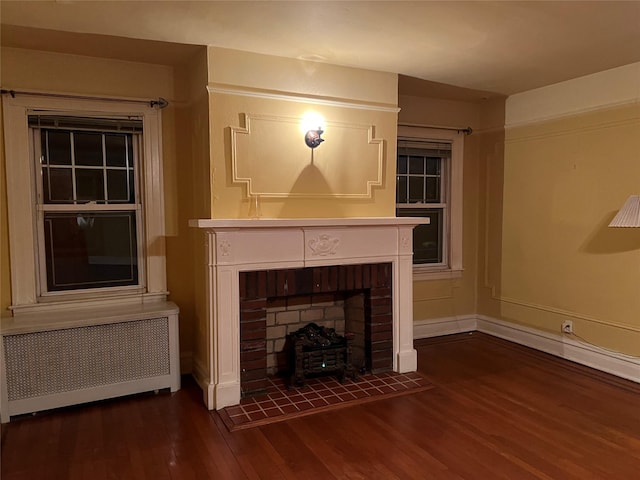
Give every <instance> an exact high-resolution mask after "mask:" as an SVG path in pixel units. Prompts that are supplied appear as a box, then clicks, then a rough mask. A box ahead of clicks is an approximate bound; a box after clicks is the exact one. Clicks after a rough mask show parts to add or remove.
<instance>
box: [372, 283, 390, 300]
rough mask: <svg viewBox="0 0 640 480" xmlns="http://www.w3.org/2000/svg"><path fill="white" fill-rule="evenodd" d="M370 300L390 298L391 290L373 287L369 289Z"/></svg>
mask: <svg viewBox="0 0 640 480" xmlns="http://www.w3.org/2000/svg"><path fill="white" fill-rule="evenodd" d="M370 292H371V298H372V299H373V298H378V297H391V289H390V288H389V287H375V288H374V287H373V286H372V288H371V291H370Z"/></svg>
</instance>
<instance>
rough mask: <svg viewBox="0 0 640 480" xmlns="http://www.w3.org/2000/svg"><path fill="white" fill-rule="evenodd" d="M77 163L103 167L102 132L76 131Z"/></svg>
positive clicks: (74, 136) (74, 140) (74, 139)
mask: <svg viewBox="0 0 640 480" xmlns="http://www.w3.org/2000/svg"><path fill="white" fill-rule="evenodd" d="M73 143H74V148H75V156H76V165H88V166H95V167H101V166H102V164H103V162H102V134H101V133H87V132H74V134H73Z"/></svg>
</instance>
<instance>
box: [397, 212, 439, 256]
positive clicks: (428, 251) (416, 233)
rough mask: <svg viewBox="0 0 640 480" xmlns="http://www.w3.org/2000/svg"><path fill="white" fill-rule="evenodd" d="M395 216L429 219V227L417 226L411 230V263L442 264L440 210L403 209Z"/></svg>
mask: <svg viewBox="0 0 640 480" xmlns="http://www.w3.org/2000/svg"><path fill="white" fill-rule="evenodd" d="M397 215H398V216H399V217H427V218H429V220H430V223H429V225H418V226H416V227H415V228H414V229H413V263H414V264H424V263H442V262H443V258H442V234H443V219H444V216H443V211H442V209H440V208H437V209H435V208H430V209H426V208H425V209H422V208H405V209H398V211H397Z"/></svg>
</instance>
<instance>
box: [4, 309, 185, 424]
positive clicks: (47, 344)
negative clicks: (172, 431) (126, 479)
mask: <svg viewBox="0 0 640 480" xmlns="http://www.w3.org/2000/svg"><path fill="white" fill-rule="evenodd" d="M153 313H157V312H148V314H153ZM162 313H166V312H162ZM177 345H178V341H177V312H176V314H175V315H166V316H159V317H155V316H152V317H151V318H144V317H143V318H134V319H131V318H126V317H125V319H124V320H123V321H113V318H111V319H110V321H109V322H105V323H100V322H99V321H98V322H95V320H94V321H93V322H92V323H91V324H88V325H82V326H76V327H70V328H60V329H50V330H40V331H29V332H25V333H15V334H12V333H6V332H3V334H2V350H3V362H2V363H3V379H2V380H3V381H2V387H3V388H2V389H3V393H2V400H3V402H2V404H3V405H2V420H3V421H7V420H8V417H10V416H11V415H18V414H22V413H30V412H34V411H38V410H44V409H49V408H55V407H60V406H65V405H71V404H75V403H82V402H86V401H93V400H100V399H104V398H109V397H115V396H119V395H126V394H130V393H138V392H142V391H149V390H156V389H161V388H171V390H172V391H175V390H177V389H178V388H179V365H178V352H177Z"/></svg>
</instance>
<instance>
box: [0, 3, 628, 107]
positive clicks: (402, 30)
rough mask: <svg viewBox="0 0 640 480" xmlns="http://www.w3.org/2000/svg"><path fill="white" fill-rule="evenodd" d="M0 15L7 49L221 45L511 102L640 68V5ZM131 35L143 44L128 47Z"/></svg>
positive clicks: (112, 51) (38, 9)
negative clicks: (485, 94) (610, 71)
mask: <svg viewBox="0 0 640 480" xmlns="http://www.w3.org/2000/svg"><path fill="white" fill-rule="evenodd" d="M0 9H1V10H0V18H1V21H2V24H3V35H2V41H3V42H4V44H6V45H10V46H19V47H20V46H22V47H25V46H27V48H40V49H45V50H54V51H70V50H71V53H77V54H94V55H95V54H97V52H98V53H100V54H101V55H107V56H116V57H118V58H124V59H129V58H130V57H138V58H130V59H132V60H138V61H143V60H145V59H146V60H147V61H154V62H165V63H168V64H172V63H175V62H177V61H178V60H179V59H180V58H184V57H185V55H187V54H189V53H191V52H193V51H194V48H195V47H194V46H196V45H212V46H218V47H224V48H232V49H236V50H245V51H251V52H256V53H263V54H269V55H278V56H284V57H291V58H301V59H308V60H315V61H323V62H328V63H332V64H336V65H345V66H352V67H359V68H366V69H372V70H379V71H386V72H393V73H399V74H402V75H404V76H407V77H415V78H417V79H423V80H427V81H429V82H434V84H447V85H453V86H458V87H463V88H464V89H471V90H476V91H484V92H491V93H495V94H502V95H510V94H513V93H517V92H522V91H526V90H531V89H534V88H537V87H541V86H545V85H550V84H553V83H557V82H560V81H564V80H568V79H571V78H576V77H580V76H583V75H588V74H591V73H595V72H599V71H603V70H607V69H610V68H614V67H618V66H621V65H626V64H630V63H635V62H638V61H640V1H626V2H618V1H549V2H547V1H524V2H517V1H417V2H403V1H356V2H352V1H337V2H328V1H298V2H277V1H267V2H264V1H257V2H256V1H232V2H218V1H197V2H193V1H154V0H147V1H99V0H98V1H96V0H91V1H88V0H47V1H7V0H2V1H1V2H0ZM122 38H128V39H138V40H140V41H139V42H136V43H135V45H136V48H135V49H131V48H129V47H130V44H129V46H128V45H127V44H126V42H125V43H123V40H122ZM157 42H164V43H163V44H158V43H157ZM160 45H162V48H158V47H159V46H160ZM159 51H162V52H163V53H162V55H158V52H159ZM135 52H137V53H135ZM145 52H147V53H145ZM151 52H156V53H155V54H153V53H151ZM154 55H155V57H154ZM156 57H162V58H156ZM404 85H405V87H406V88H407V89H409V90H411V88H413V86H416V85H415V84H414V82H412V81H408V80H407V79H406V78H405V80H404Z"/></svg>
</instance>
